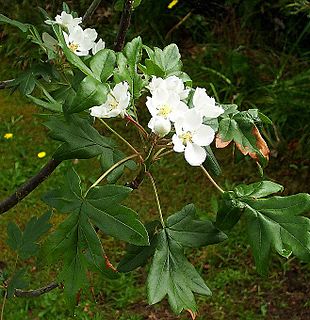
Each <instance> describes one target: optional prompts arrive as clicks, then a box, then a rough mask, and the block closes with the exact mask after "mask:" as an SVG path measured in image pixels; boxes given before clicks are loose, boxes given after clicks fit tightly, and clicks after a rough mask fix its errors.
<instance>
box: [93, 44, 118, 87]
mask: <svg viewBox="0 0 310 320" xmlns="http://www.w3.org/2000/svg"><path fill="white" fill-rule="evenodd" d="M115 62H116V55H115V52H114V51H113V50H110V49H103V50H100V51H99V52H97V53H96V54H95V55H94V57H93V58H92V59H91V60H90V64H89V65H90V68H91V70H92V71H93V72H94V74H95V76H97V78H99V79H101V81H102V82H106V81H107V79H109V78H110V77H111V76H112V75H113V70H114V66H115Z"/></svg>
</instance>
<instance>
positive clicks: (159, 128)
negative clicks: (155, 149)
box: [148, 117, 171, 137]
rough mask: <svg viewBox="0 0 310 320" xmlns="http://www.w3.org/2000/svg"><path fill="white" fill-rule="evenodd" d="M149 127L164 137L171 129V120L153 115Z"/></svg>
mask: <svg viewBox="0 0 310 320" xmlns="http://www.w3.org/2000/svg"><path fill="white" fill-rule="evenodd" d="M148 127H149V128H150V129H152V132H154V133H155V134H157V135H158V136H159V137H164V136H165V135H167V134H168V133H169V132H170V131H171V122H170V121H169V120H168V119H165V118H163V117H153V118H151V120H150V121H149V123H148Z"/></svg>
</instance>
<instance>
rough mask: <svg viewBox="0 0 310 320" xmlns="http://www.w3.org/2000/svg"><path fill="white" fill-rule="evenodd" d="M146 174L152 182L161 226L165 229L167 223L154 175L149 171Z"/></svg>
mask: <svg viewBox="0 0 310 320" xmlns="http://www.w3.org/2000/svg"><path fill="white" fill-rule="evenodd" d="M146 174H147V175H148V176H149V178H150V180H151V183H152V186H153V189H154V193H155V198H156V203H157V208H158V213H159V217H160V222H161V225H162V226H163V228H165V227H166V226H165V221H164V218H163V214H162V211H161V207H160V201H159V197H158V192H157V188H156V184H155V180H154V178H153V176H152V174H151V173H150V172H149V171H147V172H146Z"/></svg>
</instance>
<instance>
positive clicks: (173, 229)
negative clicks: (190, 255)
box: [166, 204, 227, 248]
mask: <svg viewBox="0 0 310 320" xmlns="http://www.w3.org/2000/svg"><path fill="white" fill-rule="evenodd" d="M166 232H167V235H168V236H169V237H170V238H172V239H173V240H175V241H177V242H179V243H180V244H181V245H182V246H186V247H194V248H198V247H201V246H206V245H210V244H214V243H218V242H221V241H224V240H225V239H227V236H226V235H225V234H224V233H223V232H221V231H220V230H218V229H217V228H216V227H215V226H214V225H213V223H212V222H211V221H209V220H205V221H203V220H200V219H197V217H196V209H195V206H194V205H193V204H189V205H187V206H185V207H184V208H183V209H182V210H181V211H179V212H177V213H175V214H173V215H171V216H170V217H169V218H168V219H167V229H166Z"/></svg>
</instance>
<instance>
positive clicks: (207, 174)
mask: <svg viewBox="0 0 310 320" xmlns="http://www.w3.org/2000/svg"><path fill="white" fill-rule="evenodd" d="M200 168H201V169H202V171H203V173H204V174H205V175H206V176H207V177H208V179H209V180H210V181H211V182H212V184H213V185H214V187H215V188H216V189H217V190H218V191H219V192H221V193H225V191H224V190H223V189H222V188H221V187H220V186H219V185H218V184H217V183H216V182H215V181H214V180H213V178H212V177H211V176H210V174H209V172H208V171H207V170H206V168H205V167H204V166H203V165H202V164H201V165H200Z"/></svg>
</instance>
